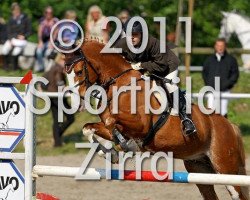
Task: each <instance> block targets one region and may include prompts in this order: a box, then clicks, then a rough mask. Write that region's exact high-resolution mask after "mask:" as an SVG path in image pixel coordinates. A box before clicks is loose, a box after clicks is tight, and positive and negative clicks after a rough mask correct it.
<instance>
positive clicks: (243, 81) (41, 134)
mask: <svg viewBox="0 0 250 200" xmlns="http://www.w3.org/2000/svg"><path fill="white" fill-rule="evenodd" d="M25 73H26V72H25V71H16V72H6V71H3V70H0V76H23V75H24V74H25ZM38 75H41V74H38ZM191 77H192V83H193V90H192V91H193V92H198V91H199V90H200V88H201V87H202V86H203V81H202V78H201V74H200V73H198V72H197V73H192V74H191ZM181 80H184V73H182V74H181ZM17 88H18V89H20V90H23V88H22V86H17ZM182 88H185V86H184V84H183V83H182ZM232 92H234V93H250V74H247V73H241V74H240V79H239V81H238V83H237V85H236V86H235V87H234V88H233V91H232ZM37 103H38V106H39V107H40V106H42V105H43V103H42V101H41V100H38V102H37ZM75 118H76V121H75V122H74V124H73V125H72V126H71V127H70V128H68V130H67V131H66V132H65V134H64V143H65V144H64V146H63V147H60V148H53V138H52V116H51V113H50V112H49V113H47V114H45V115H42V116H37V118H36V135H37V152H38V155H59V154H68V153H77V152H79V151H80V150H77V149H75V148H74V145H75V142H81V141H83V136H82V133H81V129H82V127H83V125H84V124H85V123H87V122H90V121H97V120H98V118H97V117H95V116H93V115H90V114H88V113H86V112H85V113H77V114H76V116H75ZM229 119H230V121H232V122H233V123H235V124H237V125H238V126H239V127H240V129H241V131H242V135H243V140H244V145H245V148H246V151H247V152H248V153H250V99H239V100H231V101H230V104H229ZM22 148H23V147H22V144H19V146H18V148H17V150H16V151H20V150H22Z"/></svg>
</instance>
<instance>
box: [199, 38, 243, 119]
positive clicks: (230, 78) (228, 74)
mask: <svg viewBox="0 0 250 200" xmlns="http://www.w3.org/2000/svg"><path fill="white" fill-rule="evenodd" d="M214 48H215V54H214V55H211V56H210V57H208V58H207V59H206V61H205V62H204V66H203V72H202V76H203V79H204V82H205V85H206V86H211V87H213V88H215V77H220V91H221V92H222V94H223V93H224V94H225V93H230V90H231V89H232V88H233V86H234V85H235V84H236V82H237V80H238V78H239V69H238V64H237V61H236V59H235V58H234V57H233V56H231V55H229V54H228V53H227V51H226V41H225V39H217V40H216V42H215V45H214ZM213 104H214V97H213V95H212V94H209V95H208V107H209V108H213V107H214V106H213ZM227 106H228V100H227V99H222V100H221V115H223V116H225V117H227V112H228V110H227Z"/></svg>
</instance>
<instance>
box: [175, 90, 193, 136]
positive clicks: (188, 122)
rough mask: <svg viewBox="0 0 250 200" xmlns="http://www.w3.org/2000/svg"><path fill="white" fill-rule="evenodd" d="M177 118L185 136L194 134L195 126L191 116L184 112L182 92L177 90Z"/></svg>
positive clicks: (184, 104) (184, 99)
mask: <svg viewBox="0 0 250 200" xmlns="http://www.w3.org/2000/svg"><path fill="white" fill-rule="evenodd" d="M179 116H180V118H181V122H182V125H183V129H184V132H185V134H186V135H190V134H192V133H195V132H196V128H195V125H194V123H193V121H192V119H191V115H188V114H187V112H186V98H185V96H184V94H183V92H182V91H181V90H180V89H179Z"/></svg>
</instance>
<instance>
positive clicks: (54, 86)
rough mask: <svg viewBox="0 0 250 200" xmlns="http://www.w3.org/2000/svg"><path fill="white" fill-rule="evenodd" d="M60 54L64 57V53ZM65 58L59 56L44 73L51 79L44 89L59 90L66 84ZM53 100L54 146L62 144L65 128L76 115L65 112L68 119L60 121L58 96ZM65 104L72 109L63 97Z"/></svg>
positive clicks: (49, 90)
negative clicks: (59, 87)
mask: <svg viewBox="0 0 250 200" xmlns="http://www.w3.org/2000/svg"><path fill="white" fill-rule="evenodd" d="M60 56H62V57H63V55H62V54H60ZM63 67H64V59H63V58H57V59H56V64H55V65H54V66H53V67H52V68H51V69H50V70H49V71H48V72H46V73H45V74H44V77H45V78H46V79H47V80H48V81H49V84H48V85H46V86H44V85H42V89H43V90H46V91H48V92H58V86H65V84H66V78H65V74H64V72H63ZM50 101H51V111H52V117H53V137H54V146H55V147H60V146H62V144H63V142H62V135H63V133H64V132H65V130H66V129H67V128H68V127H69V126H70V125H71V124H72V123H73V122H74V120H75V119H74V115H70V114H66V113H64V115H65V117H66V121H64V122H63V123H59V122H58V98H50ZM63 104H64V106H65V107H66V108H67V109H70V105H69V104H68V102H67V99H66V98H63Z"/></svg>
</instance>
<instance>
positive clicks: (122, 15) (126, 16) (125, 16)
mask: <svg viewBox="0 0 250 200" xmlns="http://www.w3.org/2000/svg"><path fill="white" fill-rule="evenodd" d="M118 18H119V19H120V21H121V23H122V26H124V24H125V22H126V21H128V19H129V18H130V14H129V12H128V11H127V10H122V11H121V12H120V13H119V15H118ZM124 37H125V32H124V31H123V29H122V30H121V34H120V39H121V38H124Z"/></svg>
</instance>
